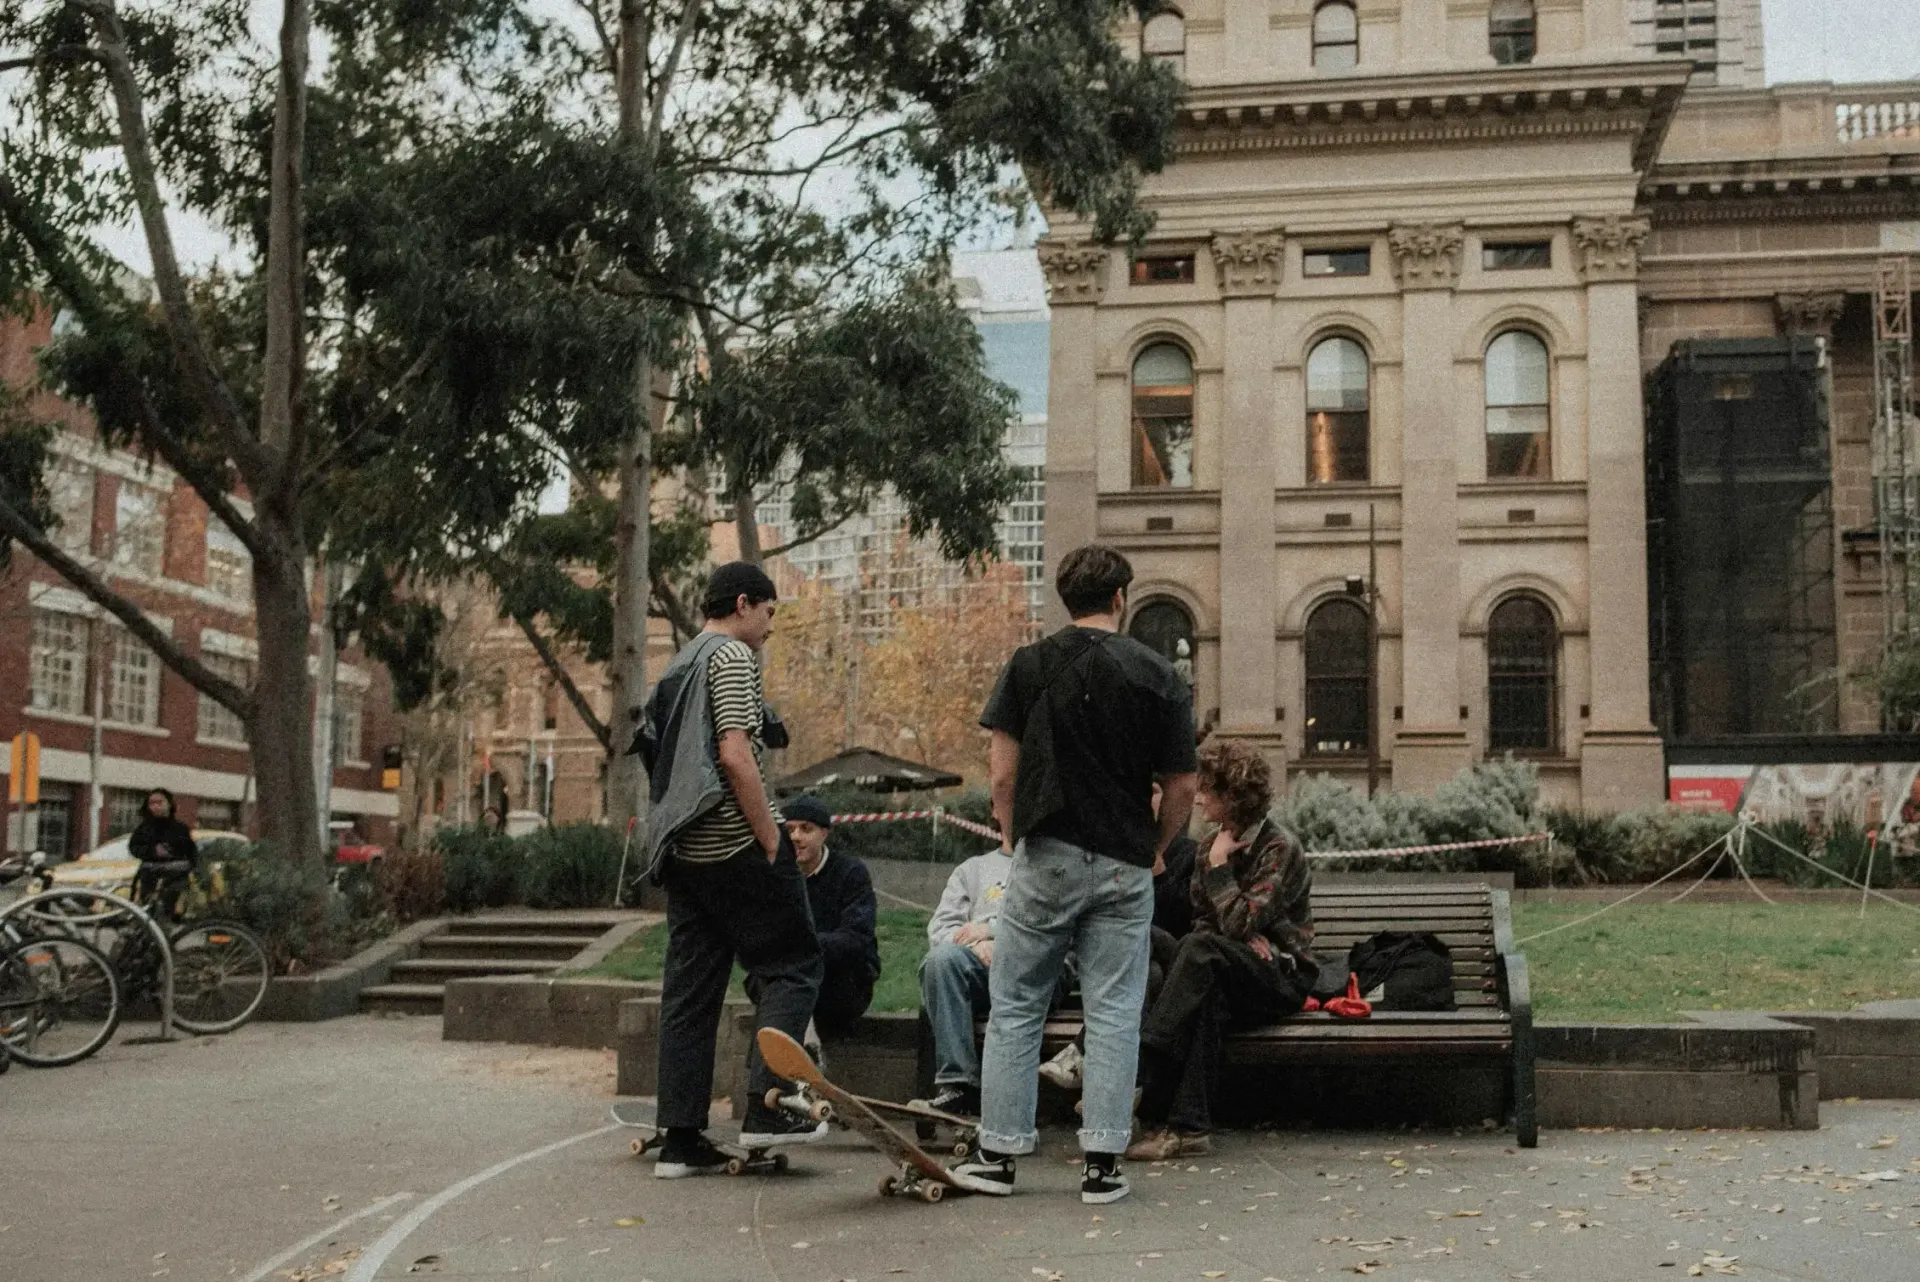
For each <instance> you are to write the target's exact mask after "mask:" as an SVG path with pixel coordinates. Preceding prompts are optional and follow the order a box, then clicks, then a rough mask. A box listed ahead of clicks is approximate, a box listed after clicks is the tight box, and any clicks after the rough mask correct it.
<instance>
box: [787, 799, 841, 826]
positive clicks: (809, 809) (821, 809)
mask: <svg viewBox="0 0 1920 1282" xmlns="http://www.w3.org/2000/svg"><path fill="white" fill-rule="evenodd" d="M780 813H781V814H783V815H785V816H786V817H787V819H788V820H790V821H791V820H798V821H799V822H801V823H809V824H812V825H813V826H814V827H816V828H831V827H833V812H832V811H830V810H828V809H827V805H826V803H825V802H824V801H821V800H820V798H818V797H795V798H794V799H793V800H792V801H783V802H781V803H780Z"/></svg>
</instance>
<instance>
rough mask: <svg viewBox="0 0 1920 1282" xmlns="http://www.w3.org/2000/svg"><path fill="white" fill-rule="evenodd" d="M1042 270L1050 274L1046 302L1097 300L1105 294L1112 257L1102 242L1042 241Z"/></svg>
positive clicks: (1063, 303)
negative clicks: (1089, 243)
mask: <svg viewBox="0 0 1920 1282" xmlns="http://www.w3.org/2000/svg"><path fill="white" fill-rule="evenodd" d="M1039 256H1040V270H1041V271H1043V272H1045V273H1046V277H1047V302H1048V303H1049V304H1051V305H1052V306H1054V307H1068V306H1071V305H1073V304H1075V303H1097V302H1099V301H1100V300H1101V298H1103V297H1104V296H1105V295H1106V292H1107V279H1106V265H1107V259H1108V257H1109V256H1110V255H1109V252H1108V250H1107V249H1106V248H1105V247H1104V246H1100V245H1088V244H1083V243H1081V242H1079V241H1072V240H1069V241H1041V242H1040V245H1039Z"/></svg>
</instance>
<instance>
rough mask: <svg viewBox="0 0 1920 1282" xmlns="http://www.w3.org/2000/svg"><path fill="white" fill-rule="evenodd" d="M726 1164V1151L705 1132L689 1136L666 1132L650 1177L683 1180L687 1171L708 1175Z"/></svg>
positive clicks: (688, 1173) (687, 1174) (723, 1167)
mask: <svg viewBox="0 0 1920 1282" xmlns="http://www.w3.org/2000/svg"><path fill="white" fill-rule="evenodd" d="M726 1166H727V1155H726V1154H725V1153H723V1152H721V1151H720V1150H719V1149H718V1148H716V1147H715V1146H714V1143H713V1141H712V1140H710V1139H708V1138H707V1137H706V1136H704V1135H696V1136H694V1137H693V1138H692V1139H691V1140H682V1139H679V1138H677V1137H673V1136H669V1137H668V1138H667V1140H666V1142H665V1143H664V1144H662V1145H661V1146H660V1156H659V1157H657V1158H655V1159H654V1160H653V1178H654V1179H656V1180H684V1179H686V1178H687V1177H688V1176H690V1175H711V1174H713V1173H714V1172H715V1171H721V1170H725V1169H726Z"/></svg>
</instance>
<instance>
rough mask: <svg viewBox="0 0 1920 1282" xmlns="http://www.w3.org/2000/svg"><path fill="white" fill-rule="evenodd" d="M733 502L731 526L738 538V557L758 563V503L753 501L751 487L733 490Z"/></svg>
mask: <svg viewBox="0 0 1920 1282" xmlns="http://www.w3.org/2000/svg"><path fill="white" fill-rule="evenodd" d="M731 498H732V503H733V528H734V531H735V533H736V534H737V536H738V537H739V540H740V559H741V560H742V561H751V562H753V563H754V564H755V565H758V564H760V561H761V559H762V558H761V556H760V505H759V504H758V503H757V502H755V501H754V497H753V490H752V489H751V488H747V489H739V490H735V491H734V492H733V494H732V496H731Z"/></svg>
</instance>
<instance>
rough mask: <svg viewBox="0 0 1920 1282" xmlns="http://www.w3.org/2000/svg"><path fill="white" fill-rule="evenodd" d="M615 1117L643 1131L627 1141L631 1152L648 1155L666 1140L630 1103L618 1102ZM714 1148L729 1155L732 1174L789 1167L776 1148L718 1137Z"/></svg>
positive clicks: (766, 1172)
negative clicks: (734, 1142)
mask: <svg viewBox="0 0 1920 1282" xmlns="http://www.w3.org/2000/svg"><path fill="white" fill-rule="evenodd" d="M612 1117H613V1120H614V1121H616V1122H618V1123H619V1124H620V1125H622V1126H626V1127H630V1128H632V1129H634V1130H637V1131H640V1132H641V1134H639V1135H637V1136H635V1137H634V1138H633V1139H632V1140H631V1141H629V1142H628V1144H627V1151H628V1152H630V1153H632V1154H633V1155H634V1156H635V1157H645V1156H646V1155H647V1154H648V1153H651V1152H653V1151H654V1150H655V1149H657V1148H659V1147H660V1146H661V1145H662V1144H664V1143H665V1142H666V1139H667V1134H666V1132H665V1131H663V1130H661V1129H660V1127H659V1126H658V1125H657V1124H656V1123H655V1122H654V1121H653V1120H652V1119H650V1118H645V1117H643V1116H641V1115H640V1113H639V1112H638V1111H637V1110H636V1109H634V1108H633V1107H632V1106H630V1105H626V1104H615V1105H614V1106H613V1109H612ZM714 1147H715V1148H717V1149H719V1150H720V1151H721V1152H722V1153H725V1154H726V1155H727V1166H726V1171H727V1174H728V1175H779V1174H781V1173H783V1172H785V1171H786V1169H787V1167H788V1158H787V1155H786V1154H785V1153H782V1152H778V1151H776V1150H773V1149H765V1148H744V1147H742V1146H741V1145H739V1144H730V1143H728V1142H726V1141H724V1140H716V1141H715V1142H714Z"/></svg>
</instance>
